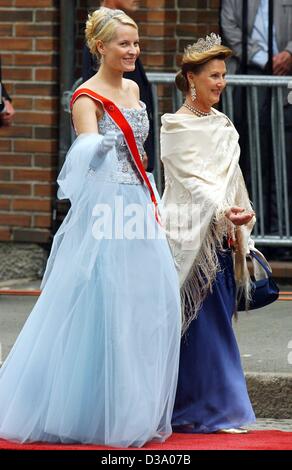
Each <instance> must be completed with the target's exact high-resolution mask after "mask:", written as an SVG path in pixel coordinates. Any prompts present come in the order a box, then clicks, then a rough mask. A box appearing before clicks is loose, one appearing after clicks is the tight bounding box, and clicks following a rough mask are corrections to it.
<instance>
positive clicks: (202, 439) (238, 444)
mask: <svg viewBox="0 0 292 470" xmlns="http://www.w3.org/2000/svg"><path fill="white" fill-rule="evenodd" d="M4 449H6V450H108V449H113V448H111V447H104V446H93V445H80V444H76V445H62V444H60V445H56V444H44V443H33V444H17V443H14V442H9V441H5V440H3V439H0V450H4ZM127 450H131V449H127ZM135 450H137V449H135ZM141 450H292V432H284V431H251V432H249V433H248V434H229V435H228V434H173V435H172V436H171V437H170V438H169V439H168V440H167V441H166V442H165V443H164V444H157V443H149V444H147V445H146V446H144V447H143V449H141Z"/></svg>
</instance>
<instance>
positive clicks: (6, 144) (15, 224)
mask: <svg viewBox="0 0 292 470" xmlns="http://www.w3.org/2000/svg"><path fill="white" fill-rule="evenodd" d="M98 5H99V2H98V0H96V1H93V0H76V77H75V78H78V77H79V76H80V73H81V50H82V45H83V40H84V22H85V20H86V17H87V11H88V9H89V8H96V7H98ZM218 7H219V0H143V1H141V8H140V9H139V11H137V12H136V13H135V15H134V17H135V19H136V20H137V22H138V24H139V28H140V37H141V49H142V54H141V58H142V61H143V63H144V66H145V68H146V69H147V70H155V71H173V70H175V69H176V67H177V64H178V63H179V60H180V53H181V52H182V50H183V47H184V46H185V45H186V44H189V43H191V42H193V41H194V40H195V39H196V38H198V37H199V36H202V35H204V34H206V33H209V32H210V31H217V30H218ZM58 27H59V2H58V1H57V0H0V43H1V48H0V53H1V56H2V74H3V81H4V83H5V84H6V85H7V89H8V91H9V93H10V94H11V97H12V98H13V104H14V106H15V108H16V110H17V115H16V119H15V123H14V125H13V127H11V128H10V129H3V128H0V240H2V241H3V240H4V241H34V242H39V243H43V242H47V241H48V240H49V239H50V232H51V207H52V200H53V198H54V197H55V185H54V182H55V178H56V165H57V153H58V106H59V97H58V94H59V89H58V48H59V44H58V29H59V28H58ZM159 91H160V94H161V95H167V92H166V91H165V89H164V88H163V87H161V88H160V90H159Z"/></svg>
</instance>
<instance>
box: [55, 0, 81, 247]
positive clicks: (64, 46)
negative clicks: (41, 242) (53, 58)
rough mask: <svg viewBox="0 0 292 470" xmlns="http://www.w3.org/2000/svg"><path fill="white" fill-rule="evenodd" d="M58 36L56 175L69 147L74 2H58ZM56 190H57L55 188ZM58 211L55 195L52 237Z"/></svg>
mask: <svg viewBox="0 0 292 470" xmlns="http://www.w3.org/2000/svg"><path fill="white" fill-rule="evenodd" d="M59 5H60V35H59V43H60V46H59V64H60V66H59V84H60V86H59V149H58V150H59V152H58V168H57V171H58V173H59V172H60V170H61V167H62V165H63V163H64V160H65V156H66V153H67V151H68V149H69V147H70V145H71V122H70V115H69V114H68V112H67V111H66V110H65V109H64V105H63V94H64V92H65V91H68V90H71V88H72V85H73V83H74V74H75V0H60V4H59ZM56 189H57V188H56ZM59 211H60V208H59V204H58V200H57V194H55V197H54V199H53V201H52V227H51V240H52V236H53V235H54V234H55V233H56V231H57V230H58V217H59V216H58V213H59Z"/></svg>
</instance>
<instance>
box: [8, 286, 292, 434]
mask: <svg viewBox="0 0 292 470" xmlns="http://www.w3.org/2000/svg"><path fill="white" fill-rule="evenodd" d="M39 285H40V281H32V280H29V279H23V280H18V281H9V282H2V283H0V289H1V288H9V289H25V290H26V291H29V290H34V289H38V288H39ZM280 290H281V286H280ZM282 290H286V291H287V290H290V291H292V288H291V285H290V286H289V285H288V286H287V285H285V286H284V287H283V286H282ZM36 300H37V297H32V296H7V295H5V296H4V295H0V361H3V360H5V358H6V356H7V354H8V352H9V351H10V349H11V347H12V345H13V344H14V342H15V340H16V338H17V336H18V334H19V332H20V330H21V328H22V326H23V324H24V322H25V320H26V318H27V317H28V315H29V313H30V311H31V310H32V308H33V306H34V304H35V302H36ZM234 329H235V333H236V336H237V340H238V344H239V349H240V354H241V359H242V364H243V368H244V371H245V375H246V380H247V385H248V390H249V394H250V398H251V401H252V404H253V407H254V410H255V413H256V416H257V418H258V419H257V422H256V424H255V425H252V426H251V428H252V429H280V430H283V431H290V432H292V301H277V302H274V303H273V304H271V305H269V306H267V307H265V308H262V309H260V310H253V311H251V312H249V313H245V312H240V313H239V315H238V320H237V321H235V322H234Z"/></svg>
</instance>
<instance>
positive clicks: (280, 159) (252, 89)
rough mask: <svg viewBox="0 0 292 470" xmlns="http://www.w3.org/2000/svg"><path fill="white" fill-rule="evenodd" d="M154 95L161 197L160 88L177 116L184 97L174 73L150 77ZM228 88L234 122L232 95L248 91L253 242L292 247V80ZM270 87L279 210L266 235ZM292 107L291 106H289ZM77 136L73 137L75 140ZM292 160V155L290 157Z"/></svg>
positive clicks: (236, 81)
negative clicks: (265, 95)
mask: <svg viewBox="0 0 292 470" xmlns="http://www.w3.org/2000/svg"><path fill="white" fill-rule="evenodd" d="M147 77H148V79H149V81H150V83H151V86H152V92H153V101H154V102H153V110H154V112H153V115H154V116H153V121H154V139H155V169H154V177H155V181H156V184H157V188H158V191H159V192H160V194H161V193H162V191H163V187H164V180H163V170H162V167H161V161H160V110H159V94H158V86H159V85H165V86H168V87H169V89H170V97H171V109H169V110H168V111H169V112H175V111H176V110H177V109H178V108H179V107H180V106H181V104H182V102H183V96H182V93H181V92H180V91H179V90H177V88H176V87H175V85H174V78H175V74H174V73H155V72H149V73H147ZM226 79H227V83H228V86H227V88H226V90H225V92H224V93H223V95H222V108H223V112H224V113H226V114H227V115H228V116H229V118H230V119H231V120H233V118H234V105H233V103H234V99H233V92H234V89H235V87H244V88H245V89H246V105H247V118H248V119H247V120H248V122H247V128H248V136H247V138H248V143H249V158H250V161H251V163H252V171H251V199H252V200H253V205H254V208H255V211H256V213H257V215H258V218H259V223H258V224H256V227H255V230H254V235H253V238H254V239H255V240H256V242H257V244H259V245H273V246H292V236H291V232H290V225H291V220H290V218H289V198H291V196H292V194H289V191H288V179H287V173H286V159H287V155H286V148H285V126H284V113H283V106H284V99H285V98H284V97H288V93H289V88H292V77H273V76H271V77H269V76H261V75H259V76H253V75H229V76H227V77H226ZM80 83H81V79H79V80H77V81H76V82H75V84H74V86H73V87H72V90H70V91H69V92H66V93H65V94H64V95H63V106H64V108H65V109H66V110H67V111H70V110H69V101H70V98H71V96H72V93H73V92H74V90H75V89H76V88H77V87H78V86H79V85H80ZM263 87H265V88H266V87H268V88H270V89H271V131H272V142H273V149H272V153H273V163H274V171H275V182H276V190H275V192H276V207H277V233H276V234H273V235H270V234H268V233H266V232H265V224H264V220H265V214H264V203H263V195H264V191H265V190H267V188H264V187H263V178H262V168H263V164H264V162H263V161H262V155H261V144H260V126H259V115H260V109H259V105H258V94H259V89H260V88H263ZM290 106H292V104H290ZM73 139H74V133H73V134H72V140H73ZM291 158H292V155H291Z"/></svg>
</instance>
